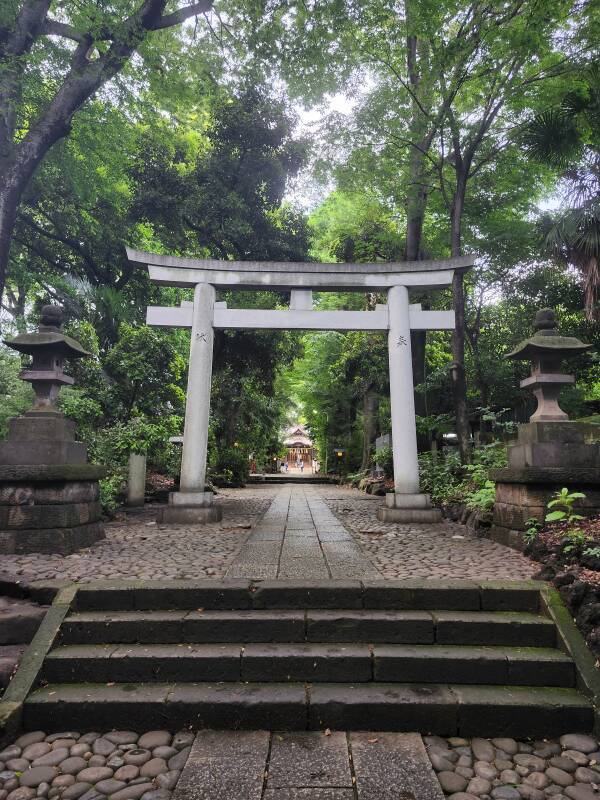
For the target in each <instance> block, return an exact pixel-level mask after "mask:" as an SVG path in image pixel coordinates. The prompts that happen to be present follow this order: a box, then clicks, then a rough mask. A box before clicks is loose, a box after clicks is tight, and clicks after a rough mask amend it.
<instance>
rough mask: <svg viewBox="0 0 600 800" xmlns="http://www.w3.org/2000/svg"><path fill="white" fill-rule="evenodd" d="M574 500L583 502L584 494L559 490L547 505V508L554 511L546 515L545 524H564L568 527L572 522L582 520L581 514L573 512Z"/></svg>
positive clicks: (563, 489) (564, 488)
mask: <svg viewBox="0 0 600 800" xmlns="http://www.w3.org/2000/svg"><path fill="white" fill-rule="evenodd" d="M576 500H585V494H584V493H583V492H570V491H569V490H568V489H567V488H566V487H563V488H562V489H559V490H558V491H557V492H556V493H555V494H554V495H553V499H552V500H550V502H549V503H548V508H554V509H556V510H555V511H551V512H550V513H549V514H546V518H545V519H546V522H566V524H567V525H569V526H570V525H572V524H573V523H574V522H577V521H578V520H580V519H583V517H582V516H581V514H577V513H576V511H575V510H574V505H575V501H576Z"/></svg>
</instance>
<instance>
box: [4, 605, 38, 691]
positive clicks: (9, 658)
mask: <svg viewBox="0 0 600 800" xmlns="http://www.w3.org/2000/svg"><path fill="white" fill-rule="evenodd" d="M47 610H48V609H47V608H45V607H44V606H40V605H38V604H37V603H34V602H31V601H29V600H25V599H23V598H16V597H5V596H0V696H1V695H2V692H3V691H4V689H6V687H7V686H8V684H9V682H10V679H11V677H12V676H13V674H14V672H15V669H16V668H17V664H18V663H19V661H20V659H21V656H22V655H23V653H24V651H25V649H26V647H27V645H28V644H29V643H30V642H31V640H32V639H33V637H34V636H35V633H36V631H37V629H38V628H39V626H40V624H41V622H42V620H43V619H44V616H45V614H46V611H47Z"/></svg>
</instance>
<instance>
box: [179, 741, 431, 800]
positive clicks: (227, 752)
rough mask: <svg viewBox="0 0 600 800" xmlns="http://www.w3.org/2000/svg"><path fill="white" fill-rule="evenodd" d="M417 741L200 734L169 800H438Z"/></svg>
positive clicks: (422, 747)
mask: <svg viewBox="0 0 600 800" xmlns="http://www.w3.org/2000/svg"><path fill="white" fill-rule="evenodd" d="M443 797H444V796H443V793H442V791H441V789H440V786H439V783H438V781H437V780H436V779H435V776H434V773H433V771H432V769H431V765H430V763H429V760H428V758H427V755H426V752H425V748H424V746H423V742H422V739H421V737H420V736H419V735H418V734H398V733H342V732H339V731H338V732H335V733H331V732H329V731H325V732H310V733H269V732H268V731H247V732H245V731H231V732H218V731H201V732H200V733H198V735H197V737H196V741H195V742H194V745H193V747H192V752H191V753H190V757H189V760H188V763H187V766H186V768H185V770H184V773H183V775H182V777H181V780H180V782H179V784H178V786H177V788H176V790H175V792H174V795H173V800H223V798H227V800H387V799H388V798H390V800H391V798H396V799H397V800H417V798H418V800H443Z"/></svg>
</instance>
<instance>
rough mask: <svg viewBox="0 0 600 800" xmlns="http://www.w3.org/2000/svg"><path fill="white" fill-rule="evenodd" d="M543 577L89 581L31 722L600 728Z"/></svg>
mask: <svg viewBox="0 0 600 800" xmlns="http://www.w3.org/2000/svg"><path fill="white" fill-rule="evenodd" d="M540 590H541V585H540V584H535V583H532V582H529V583H525V584H520V583H519V584H512V585H511V584H509V585H506V586H500V585H498V584H495V583H482V584H480V585H477V584H474V583H469V582H466V581H456V582H445V583H440V582H437V581H430V582H416V581H373V582H363V583H361V582H359V581H343V582H342V581H338V582H332V581H330V582H328V583H307V582H302V583H300V582H298V583H293V582H289V581H287V582H286V581H264V582H249V581H238V580H235V581H234V580H231V581H223V582H219V581H214V582H210V581H204V582H202V583H193V584H192V583H187V582H183V581H179V582H177V581H171V582H168V583H166V582H165V583H158V582H155V583H139V584H137V585H124V584H121V585H119V584H113V585H99V586H94V585H93V584H91V585H88V586H80V587H79V588H78V590H77V592H76V594H75V598H74V601H73V602H72V603H71V605H70V607H69V610H68V611H67V613H66V614H65V615H64V618H63V619H62V622H61V623H60V625H59V626H57V635H56V636H55V637H54V639H53V644H52V646H51V647H50V648H49V651H48V652H47V654H46V656H45V658H44V659H43V663H42V664H41V671H40V675H39V677H40V680H39V681H38V683H37V688H34V690H33V691H32V692H30V693H29V695H28V697H27V698H26V700H25V703H24V707H23V725H24V727H25V729H30V730H32V729H42V730H46V731H49V730H64V729H68V728H71V727H72V728H75V729H78V727H81V725H82V724H85V723H86V722H87V723H88V724H89V723H90V721H92V720H93V724H94V726H95V728H97V729H104V728H113V727H116V728H119V727H126V728H128V729H131V728H134V729H137V730H144V729H145V730H148V729H153V728H167V729H170V730H177V729H179V728H182V727H186V726H190V727H193V728H220V729H230V728H250V729H258V728H266V729H271V730H306V729H308V730H320V729H324V728H332V729H339V730H361V729H363V730H364V729H370V730H394V731H419V732H421V733H428V732H432V733H436V734H441V735H461V736H469V735H478V736H488V735H495V736H498V735H510V736H550V735H558V734H561V733H564V732H569V731H574V730H581V731H586V730H591V729H592V726H593V722H594V712H593V707H592V704H591V702H590V700H589V699H588V697H586V696H585V694H583V693H582V692H581V691H580V690H579V689H578V688H577V685H578V671H577V668H576V664H575V663H574V662H573V660H572V658H571V657H570V655H568V654H567V653H566V652H564V651H563V650H562V649H560V648H559V647H558V644H559V642H561V641H562V637H561V636H560V635H559V634H560V632H559V631H557V626H556V624H555V621H554V620H553V619H551V618H550V617H549V616H546V614H545V613H544V611H543V605H542V604H541V591H540ZM580 683H581V681H580V680H579V684H580Z"/></svg>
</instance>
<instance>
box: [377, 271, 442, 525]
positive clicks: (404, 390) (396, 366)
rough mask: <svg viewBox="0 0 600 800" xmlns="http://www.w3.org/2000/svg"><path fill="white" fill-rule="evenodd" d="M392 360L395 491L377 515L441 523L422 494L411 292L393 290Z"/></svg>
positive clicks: (390, 302) (390, 300) (386, 518)
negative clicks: (409, 300)
mask: <svg viewBox="0 0 600 800" xmlns="http://www.w3.org/2000/svg"><path fill="white" fill-rule="evenodd" d="M388 313H389V332H388V357H389V370H390V405H391V417H392V453H393V459H394V491H393V492H388V494H387V495H386V505H385V506H384V507H382V508H380V509H379V510H378V512H377V516H378V517H379V519H381V520H383V521H384V522H438V521H439V520H440V519H441V512H440V511H439V510H438V509H435V508H432V507H431V501H430V498H429V495H426V494H420V493H419V461H418V458H417V425H416V421H415V399H414V389H413V372H412V355H411V346H410V317H409V302H408V289H407V288H406V286H392V288H391V289H390V290H389V292H388Z"/></svg>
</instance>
